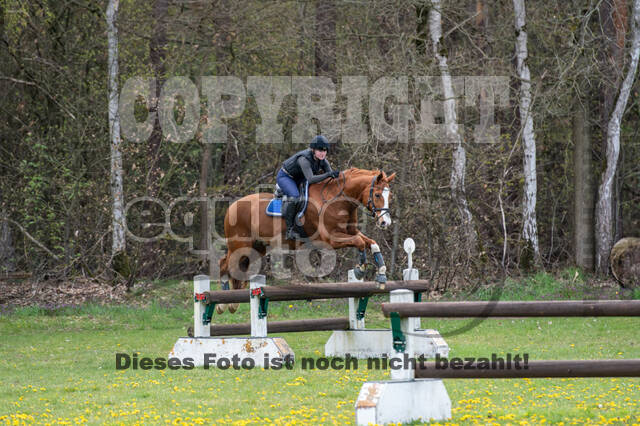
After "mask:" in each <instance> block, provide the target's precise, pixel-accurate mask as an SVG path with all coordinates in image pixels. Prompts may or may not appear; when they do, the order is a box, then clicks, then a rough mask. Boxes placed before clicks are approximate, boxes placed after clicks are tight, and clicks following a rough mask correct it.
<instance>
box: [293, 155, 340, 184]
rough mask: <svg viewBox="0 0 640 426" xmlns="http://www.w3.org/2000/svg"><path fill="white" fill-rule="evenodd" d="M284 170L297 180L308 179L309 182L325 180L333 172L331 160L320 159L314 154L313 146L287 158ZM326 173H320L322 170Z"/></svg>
mask: <svg viewBox="0 0 640 426" xmlns="http://www.w3.org/2000/svg"><path fill="white" fill-rule="evenodd" d="M282 168H283V170H284V171H285V172H286V173H287V174H288V175H289V176H291V177H292V178H293V180H295V181H296V182H301V181H302V180H307V181H308V182H309V184H312V183H317V182H321V181H323V180H325V179H326V178H328V177H329V174H330V173H331V172H332V169H331V166H330V165H329V162H328V161H327V159H326V158H325V159H324V160H322V161H320V160H317V159H316V158H315V157H314V156H313V150H312V149H311V148H307V149H303V150H302V151H298V152H296V153H295V154H293V155H292V156H291V157H289V158H287V159H286V160H285V161H284V163H283V164H282ZM321 170H322V171H323V172H324V173H320V171H321Z"/></svg>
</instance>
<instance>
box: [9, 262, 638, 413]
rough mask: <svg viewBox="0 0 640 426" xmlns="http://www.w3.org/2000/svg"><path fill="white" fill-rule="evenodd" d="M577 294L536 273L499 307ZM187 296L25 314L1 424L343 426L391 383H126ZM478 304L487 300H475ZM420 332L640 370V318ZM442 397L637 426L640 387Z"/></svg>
mask: <svg viewBox="0 0 640 426" xmlns="http://www.w3.org/2000/svg"><path fill="white" fill-rule="evenodd" d="M565 281H566V282H565ZM570 282H571V280H570V279H567V280H565V279H564V278H562V277H560V279H558V280H557V281H555V282H554V280H553V279H549V278H548V277H547V276H546V275H545V274H543V275H540V274H539V275H535V276H533V277H530V278H527V279H526V280H524V281H519V282H515V281H514V282H513V283H510V282H507V283H505V286H504V290H505V291H504V293H503V295H504V296H505V297H503V298H505V299H508V298H512V297H515V296H516V295H517V296H521V297H522V298H536V296H542V295H544V294H547V296H548V298H549V295H550V294H551V295H553V294H555V293H558V292H559V293H560V294H562V293H563V292H565V291H566V290H567V288H565V287H567V286H568V285H569V284H567V283H570ZM481 290H482V289H481ZM545 291H546V292H548V293H544V292H545ZM189 295H190V283H186V282H181V283H176V282H173V283H170V284H167V283H159V285H158V286H157V287H155V288H154V289H152V290H145V291H140V292H138V293H136V295H135V298H132V300H131V303H135V304H136V306H131V307H127V306H112V307H104V306H97V305H87V306H83V307H80V308H64V309H61V310H57V311H45V310H41V309H36V308H25V309H19V310H16V311H14V312H13V313H12V314H10V315H8V316H0V422H6V423H12V422H14V421H16V420H17V421H18V422H22V421H24V422H25V423H65V422H66V423H83V422H88V423H125V424H130V423H137V422H140V423H186V424H189V423H194V424H198V423H202V424H211V423H216V422H221V423H236V424H248V423H254V424H264V423H267V422H268V421H272V422H279V423H288V424H290V423H303V424H332V423H333V424H347V423H348V422H351V423H353V420H354V410H353V403H354V399H355V398H356V396H357V394H358V391H359V389H360V386H361V385H362V382H364V381H366V380H376V379H384V378H387V377H388V373H387V372H386V371H380V370H368V369H367V368H366V362H364V361H362V360H361V361H360V365H359V368H358V369H357V370H341V371H334V370H325V371H319V370H313V371H311V370H302V369H301V368H300V365H299V363H298V364H297V365H296V366H294V368H293V369H292V370H281V371H262V370H260V369H254V370H240V371H234V370H226V371H221V370H215V369H210V370H203V369H194V370H140V369H138V370H132V369H130V370H123V371H117V370H116V369H115V354H116V353H119V352H120V353H127V354H132V353H134V352H137V353H139V354H140V355H139V357H151V358H155V357H166V356H167V354H168V352H169V350H170V349H171V347H172V346H173V344H174V343H175V341H176V339H177V337H179V336H184V334H185V326H186V325H188V324H189V323H190V322H191V321H192V304H191V303H190V296H189ZM484 295H485V296H486V294H484ZM573 295H574V296H575V295H578V296H584V295H585V294H583V293H574V294H573ZM480 296H483V294H482V292H481V291H480V292H477V293H476V294H475V297H476V298H478V297H480ZM506 296H509V297H506ZM538 298H539V297H538ZM573 298H576V297H573ZM383 300H384V298H383V297H375V298H373V300H372V302H371V304H370V308H369V310H368V313H367V322H368V324H369V326H371V327H386V326H387V320H385V319H384V318H383V317H382V316H381V314H380V310H379V308H378V307H377V304H378V303H380V302H381V301H383ZM150 301H153V302H150ZM247 312H248V306H247V305H241V306H240V310H239V311H238V312H237V313H236V314H235V315H228V314H225V315H223V316H216V317H215V319H216V320H218V321H219V322H240V321H242V322H245V321H247V319H248V314H247ZM345 312H346V303H345V301H342V300H331V301H326V302H320V301H315V302H313V303H311V302H272V303H270V305H269V314H270V319H273V320H278V319H296V318H314V317H329V316H343V315H345ZM422 324H423V326H424V327H428V328H435V329H438V330H439V331H440V332H441V333H442V334H443V335H444V336H446V337H445V339H446V340H447V342H448V344H449V346H450V347H451V354H450V356H452V357H453V356H461V357H464V356H476V357H486V356H491V354H492V353H496V354H498V355H504V354H506V353H520V354H522V353H528V354H529V357H530V359H531V360H536V359H598V358H640V341H639V339H638V331H637V330H638V328H639V326H640V320H639V319H637V318H536V319H490V320H486V321H479V322H477V323H474V322H472V321H471V320H445V319H441V320H427V319H423V320H422ZM329 335H330V332H314V333H290V334H283V336H284V337H285V338H286V340H287V342H288V343H289V345H290V346H291V347H292V349H293V350H294V351H295V353H296V357H297V358H298V359H301V358H302V357H314V358H318V357H321V356H322V355H323V347H324V343H325V341H326V340H327V338H328V337H329ZM445 385H446V387H447V389H448V391H449V395H450V397H451V400H452V404H453V419H452V421H451V422H452V423H458V424H473V423H481V424H489V423H496V424H519V423H522V424H527V423H528V424H540V423H542V422H543V421H545V422H548V423H561V422H562V423H564V424H571V423H578V424H583V423H605V422H610V423H617V424H630V423H639V422H640V379H626V378H624V379H622V378H620V379H554V380H548V379H531V380H528V379H518V380H515V379H514V380H459V381H455V380H445Z"/></svg>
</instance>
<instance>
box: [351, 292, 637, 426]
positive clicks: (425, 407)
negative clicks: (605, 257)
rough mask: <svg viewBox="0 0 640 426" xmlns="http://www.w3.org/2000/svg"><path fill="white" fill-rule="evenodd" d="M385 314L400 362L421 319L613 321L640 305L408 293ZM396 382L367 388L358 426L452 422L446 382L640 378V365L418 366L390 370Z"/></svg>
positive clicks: (396, 297)
mask: <svg viewBox="0 0 640 426" xmlns="http://www.w3.org/2000/svg"><path fill="white" fill-rule="evenodd" d="M382 311H383V313H384V315H385V316H387V317H389V318H390V319H391V327H392V333H393V347H394V350H395V351H396V355H395V356H396V357H402V356H403V355H404V354H408V356H409V357H416V354H415V352H414V348H415V342H416V339H417V338H419V337H418V336H416V335H415V333H413V329H414V328H413V327H414V324H415V321H416V320H418V319H419V318H424V317H429V318H492V317H497V318H498V317H595V316H601V317H609V316H625V317H627V316H634V317H636V316H640V301H638V300H633V301H610V300H589V301H573V300H566V301H565V300H562V301H545V302H542V301H534V302H519V301H515V302H511V301H498V302H496V301H490V302H418V303H416V302H412V300H411V295H410V294H408V293H407V292H405V291H403V290H395V291H393V292H391V303H383V304H382ZM390 374H391V379H392V380H391V381H385V382H367V383H365V384H364V385H363V386H362V388H361V390H360V394H359V395H358V399H357V400H356V404H355V409H356V423H357V424H359V425H366V424H368V423H390V422H394V423H399V422H411V421H414V420H419V419H423V420H428V419H434V420H446V419H449V418H451V401H450V400H449V396H448V395H447V391H446V389H445V387H444V385H443V384H442V380H441V379H444V378H447V379H469V378H479V379H502V378H549V377H640V359H624V360H623V359H609V360H549V361H529V362H528V363H527V368H520V369H516V368H507V369H504V368H500V369H464V368H438V366H437V365H436V363H435V362H433V361H427V362H422V363H421V362H417V363H416V366H415V368H407V369H404V370H391V373H390Z"/></svg>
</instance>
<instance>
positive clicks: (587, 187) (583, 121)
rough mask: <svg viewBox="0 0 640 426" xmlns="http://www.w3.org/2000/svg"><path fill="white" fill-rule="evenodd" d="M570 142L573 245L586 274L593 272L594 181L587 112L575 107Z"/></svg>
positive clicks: (580, 265) (578, 261)
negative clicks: (571, 143)
mask: <svg viewBox="0 0 640 426" xmlns="http://www.w3.org/2000/svg"><path fill="white" fill-rule="evenodd" d="M573 143H574V145H575V150H574V154H573V164H574V168H575V177H574V198H573V200H574V206H573V207H574V215H573V217H574V231H573V238H574V245H575V256H576V257H575V259H576V265H577V266H579V267H580V268H583V269H585V270H587V271H591V270H593V258H594V245H595V243H594V241H593V238H594V233H593V231H594V227H593V211H594V207H595V205H594V204H595V182H594V179H593V167H591V135H590V134H589V117H588V114H587V110H586V109H585V108H584V107H583V106H582V105H580V104H578V105H576V108H575V111H574V114H573Z"/></svg>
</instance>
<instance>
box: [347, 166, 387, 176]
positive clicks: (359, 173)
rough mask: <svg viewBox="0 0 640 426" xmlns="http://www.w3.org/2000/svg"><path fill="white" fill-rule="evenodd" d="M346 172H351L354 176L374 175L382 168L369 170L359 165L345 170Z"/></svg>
mask: <svg viewBox="0 0 640 426" xmlns="http://www.w3.org/2000/svg"><path fill="white" fill-rule="evenodd" d="M344 173H345V174H346V173H349V174H350V175H352V176H363V175H364V176H373V175H377V174H378V173H380V170H367V169H358V168H357V167H351V168H350V169H347V170H345V171H344Z"/></svg>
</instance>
